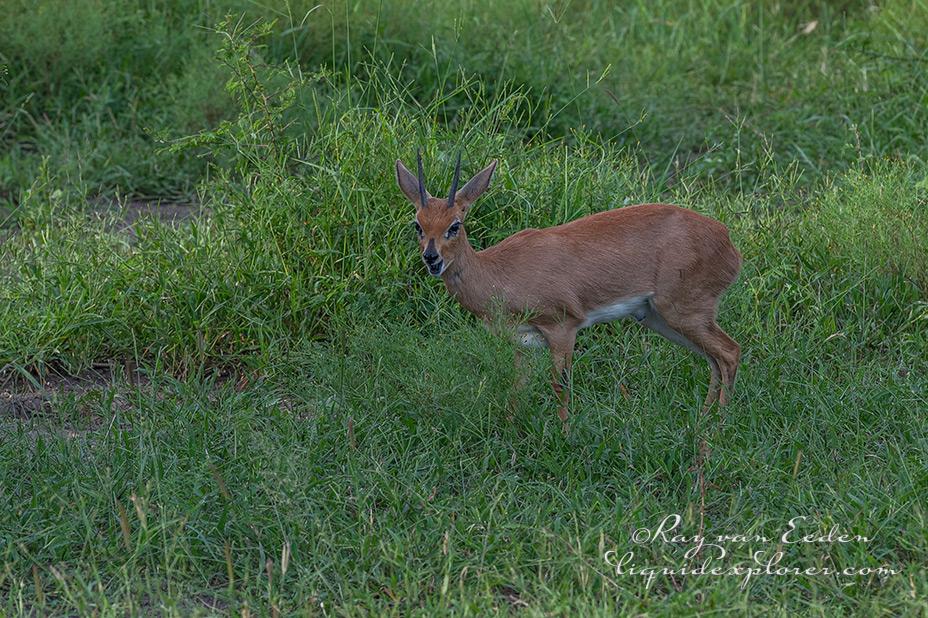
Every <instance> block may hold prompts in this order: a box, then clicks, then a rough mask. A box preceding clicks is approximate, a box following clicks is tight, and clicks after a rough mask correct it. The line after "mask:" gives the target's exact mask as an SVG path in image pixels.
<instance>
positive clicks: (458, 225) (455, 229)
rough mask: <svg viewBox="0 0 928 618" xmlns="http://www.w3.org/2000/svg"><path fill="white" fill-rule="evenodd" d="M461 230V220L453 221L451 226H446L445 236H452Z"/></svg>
mask: <svg viewBox="0 0 928 618" xmlns="http://www.w3.org/2000/svg"><path fill="white" fill-rule="evenodd" d="M460 231H461V222H460V221H455V222H454V223H452V224H451V227H449V228H448V231H447V232H445V238H454V237H455V236H457V235H458V232H460Z"/></svg>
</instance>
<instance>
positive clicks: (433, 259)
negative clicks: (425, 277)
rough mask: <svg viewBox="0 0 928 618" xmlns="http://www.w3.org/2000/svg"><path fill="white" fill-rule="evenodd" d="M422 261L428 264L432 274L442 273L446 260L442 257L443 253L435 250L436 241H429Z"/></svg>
mask: <svg viewBox="0 0 928 618" xmlns="http://www.w3.org/2000/svg"><path fill="white" fill-rule="evenodd" d="M422 261H423V262H425V265H426V266H428V269H429V273H430V274H432V275H436V276H437V275H440V274H441V271H442V266H443V263H444V260H442V259H441V255H439V254H438V251H436V250H435V241H429V245H428V247H426V249H425V252H423V254H422Z"/></svg>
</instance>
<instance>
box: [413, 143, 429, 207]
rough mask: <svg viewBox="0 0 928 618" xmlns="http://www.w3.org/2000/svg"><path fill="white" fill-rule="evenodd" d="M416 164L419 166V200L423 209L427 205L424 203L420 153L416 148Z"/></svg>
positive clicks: (423, 182) (423, 181)
mask: <svg viewBox="0 0 928 618" xmlns="http://www.w3.org/2000/svg"><path fill="white" fill-rule="evenodd" d="M416 162H417V163H418V164H419V200H420V201H421V202H422V207H423V208H425V207H427V206H428V205H429V204H428V202H426V201H425V180H423V179H422V151H421V150H420V149H418V148H416Z"/></svg>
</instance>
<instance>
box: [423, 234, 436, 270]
mask: <svg viewBox="0 0 928 618" xmlns="http://www.w3.org/2000/svg"><path fill="white" fill-rule="evenodd" d="M422 259H423V260H425V263H426V264H430V265H431V264H434V263H435V262H437V261H438V251H436V250H435V241H434V240H430V241H429V244H428V246H427V247H426V248H425V253H423V254H422Z"/></svg>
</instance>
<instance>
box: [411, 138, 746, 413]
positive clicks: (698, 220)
mask: <svg viewBox="0 0 928 618" xmlns="http://www.w3.org/2000/svg"><path fill="white" fill-rule="evenodd" d="M495 169H496V161H493V162H492V163H490V165H488V166H487V167H486V168H485V169H483V170H482V171H480V173H478V174H477V175H476V176H474V177H473V178H471V179H470V180H469V181H468V182H467V184H465V185H464V187H463V188H461V190H460V191H458V190H457V188H458V180H459V178H460V173H461V158H460V155H458V161H457V166H456V168H455V170H454V180H453V181H452V184H451V191H450V193H449V194H448V197H447V199H445V198H436V197H432V196H431V195H429V193H428V191H426V189H425V181H424V180H423V177H422V157H421V155H419V156H418V172H419V173H418V178H417V177H416V176H413V175H412V173H410V171H409V170H408V169H406V166H404V165H403V163H402V162H401V161H399V160H397V162H396V181H397V183H399V186H400V189H401V190H402V191H403V193H404V194H405V195H406V197H407V198H408V199H409V201H410V202H412V203H413V204H414V205H415V206H416V218H415V228H416V232H417V233H418V235H419V247H420V248H421V250H422V259H423V261H425V265H426V267H427V268H428V271H429V273H430V274H432V275H434V276H436V277H441V278H442V279H443V280H444V282H445V286H446V287H447V289H448V292H449V293H450V294H451V295H452V296H454V298H455V299H457V301H458V302H459V303H460V304H461V305H462V306H463V307H464V308H465V309H467V310H468V311H471V312H472V313H474V314H476V315H478V316H480V317H481V318H483V319H484V320H486V321H487V322H488V323H489V322H491V321H492V320H493V318H494V312H495V311H498V310H500V309H501V310H502V312H503V315H504V317H505V321H506V323H507V324H508V325H509V326H511V327H512V329H513V333H518V334H519V339H520V341H521V343H523V344H532V343H536V342H537V343H539V344H541V345H545V344H546V345H547V346H548V347H549V348H550V350H551V359H552V364H553V381H552V386H553V388H554V391H555V393H556V395H557V396H558V399H559V401H560V409H559V410H558V415H559V416H560V418H561V421H562V422H563V427H564V429H565V431H566V428H567V402H568V400H569V385H568V383H569V372H570V365H571V357H572V355H573V349H574V341H575V340H576V338H577V331H578V330H580V329H581V328H584V327H585V326H592V325H593V324H598V323H600V322H608V321H611V320H616V319H619V318H625V317H631V318H634V319H635V320H637V321H638V322H639V323H640V324H642V325H644V326H647V327H648V328H650V329H652V330H654V331H657V332H658V333H660V334H661V335H663V336H664V337H666V338H667V339H669V340H670V341H673V342H674V343H677V344H679V345H682V346H684V347H686V348H689V349H690V350H692V351H693V352H696V353H697V354H700V355H702V356H703V357H705V358H706V360H707V361H708V362H709V368H710V370H711V372H712V374H711V378H710V381H709V395H708V396H707V397H706V402H705V408H708V407H709V406H711V405H712V404H713V403H715V402H718V403H719V405H725V403H726V401H727V398H728V396H729V395H730V392H731V389H732V388H733V386H734V382H735V374H736V372H737V370H738V362H739V360H740V356H741V348H740V347H739V346H738V344H737V343H736V342H735V341H734V340H733V339H732V338H731V337H729V336H728V335H727V334H726V333H725V331H723V330H722V329H721V328H719V325H718V324H717V323H716V321H715V320H716V313H717V311H718V305H719V298H720V297H721V296H722V294H723V293H724V292H725V290H726V289H727V288H728V287H729V286H730V285H731V284H732V282H734V280H735V279H736V278H737V276H738V271H739V270H740V268H741V255H740V254H739V253H738V250H737V249H735V247H734V245H732V242H731V240H730V238H729V236H728V229H727V228H726V227H725V226H724V225H723V224H722V223H720V222H718V221H716V220H714V219H710V218H708V217H704V216H703V215H700V214H697V213H695V212H693V211H692V210H687V209H685V208H680V207H678V206H671V205H669V204H641V205H638V206H628V207H625V208H617V209H615V210H608V211H605V212H600V213H596V214H592V215H589V216H586V217H582V218H580V219H577V220H576V221H571V222H570V223H565V224H563V225H558V226H555V227H549V228H545V229H541V230H538V229H528V230H522V231H521V232H518V233H516V234H513V235H512V236H510V237H509V238H507V239H506V240H504V241H502V242H501V243H499V244H497V245H494V246H492V247H490V248H488V249H484V250H483V251H474V249H473V247H471V245H470V243H469V242H468V241H467V233H466V232H465V231H464V225H463V224H464V219H465V217H466V216H467V213H468V211H469V210H470V207H471V206H472V205H473V203H474V202H475V201H476V200H477V198H478V197H480V196H481V194H483V192H484V191H486V190H487V187H489V186H490V178H491V177H492V176H493V171H494V170H495ZM517 355H518V352H517ZM516 360H517V362H518V356H517V358H516ZM723 387H724V389H723Z"/></svg>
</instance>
